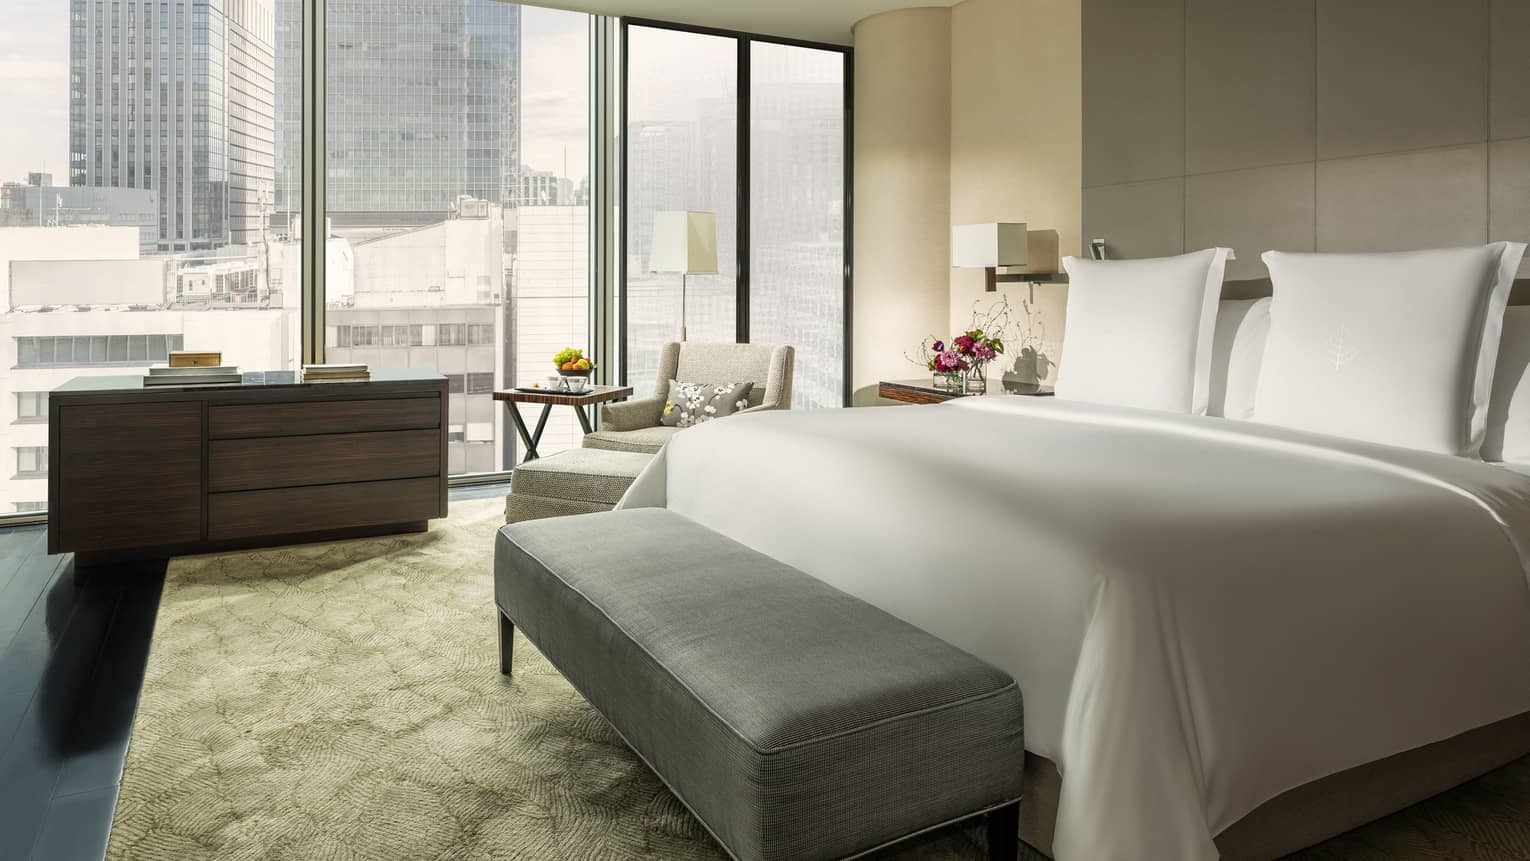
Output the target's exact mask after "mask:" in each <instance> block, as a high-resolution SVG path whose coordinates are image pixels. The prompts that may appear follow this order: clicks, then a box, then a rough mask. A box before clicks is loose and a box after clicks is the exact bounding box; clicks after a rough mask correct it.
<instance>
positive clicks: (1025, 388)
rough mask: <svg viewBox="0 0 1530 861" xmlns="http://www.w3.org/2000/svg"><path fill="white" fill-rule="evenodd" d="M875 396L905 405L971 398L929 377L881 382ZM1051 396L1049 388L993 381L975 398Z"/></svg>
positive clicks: (1034, 384) (1031, 384) (1050, 388)
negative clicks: (985, 390) (986, 389)
mask: <svg viewBox="0 0 1530 861" xmlns="http://www.w3.org/2000/svg"><path fill="white" fill-rule="evenodd" d="M877 394H878V395H881V396H882V397H884V398H887V399H888V400H892V401H902V402H903V403H905V404H938V403H943V402H945V401H949V400H951V399H952V398H965V397H972V396H971V395H968V394H967V393H965V392H953V391H951V390H950V389H946V388H941V387H940V386H937V385H935V381H934V380H933V379H931V378H930V377H924V378H923V379H918V380H883V381H882V382H881V383H880V384H878V386H877ZM1052 394H1053V392H1052V387H1051V386H1043V385H1038V384H1036V383H1001V382H1000V381H998V380H994V381H992V382H990V383H989V384H988V391H987V392H985V393H984V394H982V395H978V396H977V397H990V396H994V395H1001V396H1002V395H1026V396H1029V397H1034V398H1045V397H1050V396H1051V395H1052Z"/></svg>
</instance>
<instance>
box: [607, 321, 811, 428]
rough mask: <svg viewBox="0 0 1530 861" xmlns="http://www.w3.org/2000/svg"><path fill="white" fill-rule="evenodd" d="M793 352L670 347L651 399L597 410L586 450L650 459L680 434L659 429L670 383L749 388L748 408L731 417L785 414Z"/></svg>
mask: <svg viewBox="0 0 1530 861" xmlns="http://www.w3.org/2000/svg"><path fill="white" fill-rule="evenodd" d="M795 355H796V351H795V350H793V349H792V348H791V347H787V346H783V345H775V344H703V343H698V342H694V341H686V342H684V343H669V344H665V345H664V351H663V352H661V353H660V354H659V379H658V382H657V385H656V386H655V389H654V391H655V395H654V396H653V397H649V398H644V399H642V400H632V401H626V402H625V403H619V404H606V405H605V406H603V407H601V409H600V430H598V431H596V432H594V433H592V434H586V435H585V437H584V447H585V448H600V449H607V450H610V451H635V452H643V453H646V454H653V453H655V452H657V451H658V450H659V449H661V448H663V447H664V444H665V443H666V442H669V438H670V437H671V436H674V435H675V433H676V432H677V431H678V430H680V429H679V428H672V427H666V426H664V425H662V424H660V423H659V418H660V416H662V415H663V413H664V399H665V397H666V396H667V395H668V394H669V381H670V380H680V381H681V382H686V383H745V382H752V383H754V389H753V390H752V391H751V392H750V393H749V407H748V408H747V409H744V410H741V411H740V412H738V413H735V415H743V414H744V413H752V412H756V411H759V410H785V409H790V408H791V405H792V361H793V359H794V357H795Z"/></svg>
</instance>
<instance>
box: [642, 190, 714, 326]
mask: <svg viewBox="0 0 1530 861" xmlns="http://www.w3.org/2000/svg"><path fill="white" fill-rule="evenodd" d="M648 269H649V271H650V272H664V273H671V274H673V273H679V275H680V340H682V341H684V340H685V300H686V295H685V294H686V286H687V285H686V278H688V277H689V276H691V275H716V274H717V216H716V215H714V214H713V213H710V212H655V213H654V214H653V247H652V248H651V249H650V251H649V255H648Z"/></svg>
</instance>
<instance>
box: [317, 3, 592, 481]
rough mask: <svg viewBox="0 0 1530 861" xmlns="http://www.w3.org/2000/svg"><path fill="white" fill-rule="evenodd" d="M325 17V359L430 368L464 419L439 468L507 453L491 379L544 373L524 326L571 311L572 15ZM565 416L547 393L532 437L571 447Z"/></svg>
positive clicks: (585, 109)
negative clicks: (550, 251)
mask: <svg viewBox="0 0 1530 861" xmlns="http://www.w3.org/2000/svg"><path fill="white" fill-rule="evenodd" d="M326 15H327V18H326V31H327V41H328V44H327V47H326V51H327V68H326V70H325V78H326V88H327V90H326V93H327V95H326V99H327V111H328V113H327V117H326V123H327V129H326V136H327V140H326V149H327V152H328V185H327V194H328V200H327V203H328V207H327V209H328V212H327V215H328V217H329V223H330V225H331V230H332V232H331V234H330V236H329V238H328V243H329V248H328V252H327V255H326V259H327V261H328V269H327V278H326V296H325V304H326V316H327V328H328V330H329V335H328V343H327V344H326V358H327V359H328V360H329V361H331V362H365V363H367V364H369V365H371V366H372V367H374V368H384V367H414V368H431V369H435V370H437V371H439V372H441V373H443V374H446V375H447V376H448V379H449V391H450V403H449V405H448V411H449V416H450V422H451V423H452V424H454V425H460V426H462V427H463V428H464V432H463V433H462V434H459V435H453V436H452V437H451V439H450V440H449V451H448V463H449V465H450V468H451V469H452V471H453V472H459V473H474V472H490V471H496V470H503V469H509V468H510V467H511V466H513V465H514V462H515V452H516V442H517V441H516V440H515V432H514V429H513V427H512V425H510V423H509V421H508V419H507V417H506V415H505V410H504V407H503V406H502V405H501V404H499V403H497V402H495V401H494V400H493V396H492V393H493V390H494V389H495V388H502V387H504V385H505V381H507V380H518V379H521V378H522V377H525V376H528V375H529V376H530V378H531V379H536V378H538V377H539V376H541V375H545V374H546V373H547V372H548V369H549V368H550V365H551V363H550V361H549V360H550V359H551V357H552V354H553V352H556V349H557V348H553V350H552V351H549V350H548V349H547V347H546V346H545V344H542V345H541V346H538V344H539V343H540V342H539V341H538V340H537V339H538V338H539V337H540V338H542V339H543V340H545V341H564V340H567V339H568V338H570V337H573V335H572V334H571V333H570V331H569V330H570V327H572V330H573V332H574V333H577V337H578V342H577V343H579V344H582V342H583V339H584V338H585V337H586V336H585V334H584V332H585V330H586V329H587V328H588V322H587V320H588V277H587V274H586V273H587V268H588V264H587V262H586V257H585V252H584V247H585V242H586V237H587V235H588V232H589V228H588V217H587V214H586V207H587V200H586V198H587V191H586V190H587V188H588V182H587V180H586V173H587V168H586V166H587V164H588V162H589V159H588V146H589V144H588V141H589V105H588V88H589V87H588V80H589V72H588V68H589V52H588V50H587V41H588V38H589V37H588V32H589V22H590V19H589V16H587V15H584V14H579V13H572V12H562V11H556V10H548V9H540V8H533V7H522V6H519V5H516V4H513V3H504V2H500V0H369V2H365V3H361V2H347V3H331V4H329V6H328V7H327V11H326ZM533 210H536V211H535V212H533ZM546 248H556V249H560V252H559V253H557V254H556V255H554V256H553V257H552V258H551V259H546V258H547V255H546V254H545V252H544V249H546ZM570 248H573V249H577V253H562V251H561V250H566V249H570ZM342 332H344V333H345V335H343V336H342V335H341V333H342ZM547 332H550V333H551V334H544V333H547ZM427 333H428V334H427ZM561 346H562V344H559V347H561ZM572 423H573V417H572V415H571V414H569V411H568V410H567V409H566V408H562V409H559V410H557V414H555V415H554V417H553V420H552V421H551V422H549V429H548V431H547V435H546V436H545V437H544V440H543V443H542V445H541V446H540V451H541V453H542V454H548V453H551V452H552V451H555V450H557V449H558V448H560V447H563V446H566V445H569V444H577V442H578V439H577V437H569V436H568V435H567V434H566V433H564V432H563V429H564V426H565V424H572Z"/></svg>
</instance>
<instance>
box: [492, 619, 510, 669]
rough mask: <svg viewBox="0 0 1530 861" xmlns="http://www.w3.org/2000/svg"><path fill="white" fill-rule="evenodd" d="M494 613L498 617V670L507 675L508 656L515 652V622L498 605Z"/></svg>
mask: <svg viewBox="0 0 1530 861" xmlns="http://www.w3.org/2000/svg"><path fill="white" fill-rule="evenodd" d="M494 615H496V616H498V617H499V672H500V674H501V675H506V676H508V675H510V658H511V656H512V655H513V654H514V653H515V624H514V623H512V622H511V621H510V618H509V617H508V616H506V615H505V614H504V613H502V612H500V610H499V608H498V607H495V608H494Z"/></svg>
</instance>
